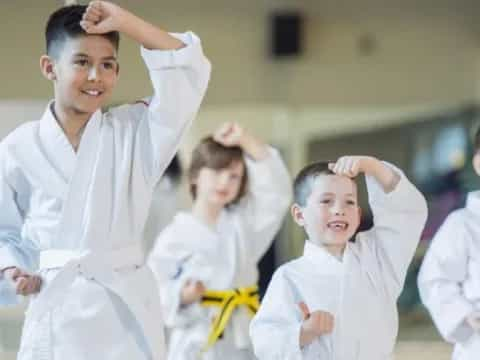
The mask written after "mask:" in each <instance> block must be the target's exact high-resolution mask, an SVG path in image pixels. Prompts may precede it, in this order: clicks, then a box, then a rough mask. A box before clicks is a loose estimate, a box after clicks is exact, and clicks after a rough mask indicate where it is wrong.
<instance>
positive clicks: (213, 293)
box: [201, 285, 260, 350]
mask: <svg viewBox="0 0 480 360" xmlns="http://www.w3.org/2000/svg"><path fill="white" fill-rule="evenodd" d="M201 303H202V305H203V306H205V307H207V306H217V307H219V308H220V312H219V314H218V315H217V316H216V317H215V319H214V321H213V324H212V329H211V330H210V334H209V335H208V341H207V344H206V346H205V348H204V350H206V349H208V348H209V347H211V346H212V345H213V344H215V343H216V342H217V340H218V338H219V337H220V336H222V334H223V331H224V330H225V327H226V326H227V324H228V321H229V320H230V318H231V316H232V313H233V310H235V309H236V308H237V307H238V306H242V305H244V306H246V308H247V309H248V311H249V313H250V315H251V316H253V315H255V313H256V312H257V311H258V308H259V306H260V302H259V298H258V286H256V285H255V286H251V287H243V288H237V289H233V290H219V291H217V290H207V291H206V292H205V294H204V295H203V297H202V302H201Z"/></svg>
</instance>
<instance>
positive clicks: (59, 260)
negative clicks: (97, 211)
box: [27, 246, 163, 359]
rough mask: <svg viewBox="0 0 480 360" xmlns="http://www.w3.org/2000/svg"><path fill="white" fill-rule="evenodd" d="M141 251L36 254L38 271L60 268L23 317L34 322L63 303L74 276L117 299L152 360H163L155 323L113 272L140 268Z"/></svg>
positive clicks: (136, 248) (59, 251) (130, 290)
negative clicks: (135, 323) (135, 324)
mask: <svg viewBox="0 0 480 360" xmlns="http://www.w3.org/2000/svg"><path fill="white" fill-rule="evenodd" d="M143 261H144V260H143V251H142V249H141V248H140V247H138V246H131V247H125V248H122V249H119V250H112V251H108V252H106V251H102V252H83V253H79V252H75V251H69V250H47V251H42V252H41V253H40V269H53V268H61V269H60V270H59V272H58V274H56V276H55V277H54V278H53V279H52V281H51V283H50V284H48V286H47V287H46V288H45V289H43V290H42V291H40V293H39V294H38V297H37V299H36V300H35V301H34V302H33V303H32V306H31V307H30V309H29V310H28V314H27V316H28V317H29V318H30V319H31V320H32V321H37V320H40V319H41V318H42V316H44V315H45V314H46V313H48V312H49V311H50V310H52V309H53V308H54V307H55V306H58V305H59V304H61V303H62V302H63V301H64V300H65V296H66V295H67V293H68V289H69V287H70V286H71V284H72V283H73V281H74V280H75V278H76V277H77V276H79V275H80V276H83V277H85V278H87V279H89V280H95V281H96V283H98V284H99V285H101V286H103V287H104V288H105V289H107V290H110V291H111V292H113V293H115V294H116V295H118V296H119V297H120V298H121V299H122V301H123V302H124V303H125V304H126V306H127V307H128V309H129V310H130V311H131V312H132V314H133V315H134V316H135V318H137V320H138V322H139V324H141V326H142V328H143V332H144V335H145V338H146V340H147V343H148V344H149V345H150V349H151V351H152V355H153V358H154V359H161V358H163V357H162V356H163V346H159V343H160V342H161V341H159V338H160V337H161V333H160V334H159V332H158V329H157V326H156V322H153V323H154V324H153V323H152V319H151V315H150V313H149V310H148V308H147V307H146V306H145V304H144V302H143V301H142V299H141V298H139V297H138V296H137V294H136V292H135V289H131V288H129V287H128V284H127V283H126V282H125V281H123V277H122V274H121V273H119V272H118V271H116V270H120V269H122V268H125V267H128V266H140V265H142V264H143Z"/></svg>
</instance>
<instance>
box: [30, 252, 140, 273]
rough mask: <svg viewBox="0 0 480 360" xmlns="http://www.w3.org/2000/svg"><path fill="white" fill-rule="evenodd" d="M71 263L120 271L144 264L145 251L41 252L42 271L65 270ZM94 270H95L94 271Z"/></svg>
mask: <svg viewBox="0 0 480 360" xmlns="http://www.w3.org/2000/svg"><path fill="white" fill-rule="evenodd" d="M70 262H77V263H78V265H82V266H83V267H85V268H87V269H88V268H92V267H93V268H95V267H96V266H95V265H96V264H100V265H101V266H102V269H104V268H105V267H108V268H110V269H113V270H118V269H121V268H124V267H127V266H135V265H137V266H140V265H142V264H143V263H144V255H143V250H142V248H141V247H140V246H128V247H124V248H121V249H116V250H111V251H95V252H91V251H84V252H78V251H72V250H45V251H42V252H40V266H39V267H40V270H44V269H54V268H63V267H64V266H66V265H67V264H68V263H70ZM92 270H93V269H92Z"/></svg>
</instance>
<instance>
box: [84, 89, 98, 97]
mask: <svg viewBox="0 0 480 360" xmlns="http://www.w3.org/2000/svg"><path fill="white" fill-rule="evenodd" d="M82 93H83V94H85V95H88V96H93V97H99V96H100V95H102V94H103V91H100V90H84V91H82Z"/></svg>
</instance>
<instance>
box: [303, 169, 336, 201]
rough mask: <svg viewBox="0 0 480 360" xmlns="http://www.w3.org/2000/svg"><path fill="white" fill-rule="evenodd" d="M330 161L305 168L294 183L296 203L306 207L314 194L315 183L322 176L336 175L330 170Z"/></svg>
mask: <svg viewBox="0 0 480 360" xmlns="http://www.w3.org/2000/svg"><path fill="white" fill-rule="evenodd" d="M329 163H330V161H319V162H315V163H312V164H310V165H307V166H305V167H304V168H303V169H302V170H300V172H299V173H298V175H297V176H296V177H295V181H294V182H293V193H294V200H295V203H296V204H298V205H300V206H305V205H306V203H307V199H308V197H309V196H310V194H311V193H312V189H313V183H314V182H315V179H316V178H317V177H318V176H320V175H335V173H334V172H333V171H332V170H330V169H329V168H328V164H329Z"/></svg>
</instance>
